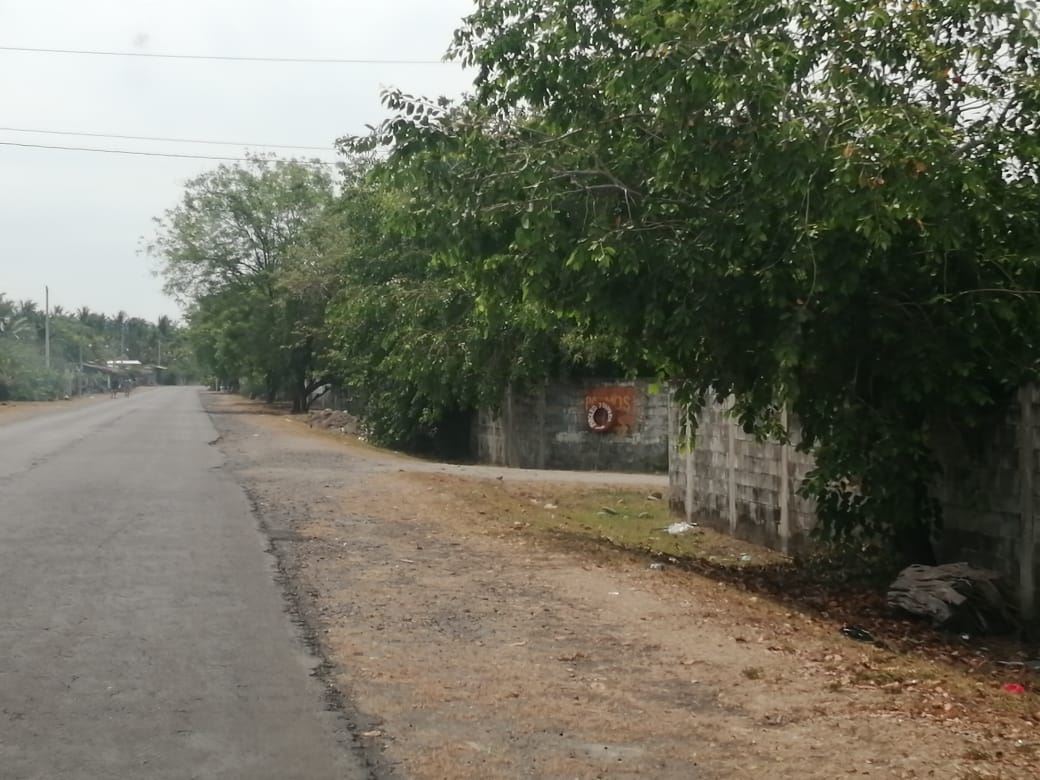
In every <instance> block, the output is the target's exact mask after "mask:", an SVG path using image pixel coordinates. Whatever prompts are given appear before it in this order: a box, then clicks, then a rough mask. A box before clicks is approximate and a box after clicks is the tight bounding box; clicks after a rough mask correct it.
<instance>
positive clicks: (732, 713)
mask: <svg viewBox="0 0 1040 780" xmlns="http://www.w3.org/2000/svg"><path fill="white" fill-rule="evenodd" d="M205 403H206V404H207V407H208V408H209V409H210V410H211V413H212V414H213V419H214V421H215V424H216V426H217V428H218V429H219V430H220V432H221V441H220V445H219V446H220V447H221V449H222V450H223V452H224V453H225V454H226V456H227V463H226V468H227V469H229V470H230V471H231V472H232V473H233V474H234V475H235V477H236V479H238V480H240V481H241V482H242V484H243V485H244V487H245V489H246V491H247V493H248V494H249V496H250V498H251V500H252V501H253V504H254V507H255V509H256V512H257V514H258V517H259V518H260V522H261V525H262V527H263V528H264V529H265V531H266V532H267V534H268V536H269V538H270V540H271V544H272V548H273V550H274V551H275V553H276V555H277V558H278V561H279V568H280V570H281V572H282V574H283V581H284V583H285V585H286V587H287V589H288V591H289V593H290V597H291V601H292V603H293V604H294V608H295V610H296V612H297V614H298V616H299V617H300V618H301V620H302V621H303V623H304V624H305V625H306V626H307V627H308V632H309V634H310V636H311V637H312V638H313V639H314V642H315V645H316V647H317V648H318V649H319V651H320V653H321V654H322V656H323V657H324V659H325V661H326V663H325V665H324V666H323V676H324V679H325V681H326V683H327V684H330V685H332V686H334V687H335V689H336V690H337V691H338V692H339V693H340V695H341V697H342V698H341V703H343V704H344V705H345V706H346V709H347V711H348V714H349V715H350V720H351V723H352V729H353V731H354V733H355V734H356V736H357V737H358V739H359V740H360V742H361V743H362V744H363V745H364V746H365V748H366V750H367V753H368V755H369V758H370V761H371V762H372V764H373V765H374V766H377V767H378V768H379V771H380V772H385V773H388V774H392V775H399V776H404V777H417V778H443V777H460V778H487V777H521V776H522V777H581V778H585V777H588V778H594V777H627V776H632V777H635V776H646V777H660V778H690V777H713V778H714V777H733V778H738V777H739V778H743V777H818V778H834V777H838V776H845V775H864V776H873V777H885V778H888V777H927V776H933V775H936V774H941V775H942V776H944V777H973V778H974V777H1003V778H1009V777H1035V776H1036V775H1035V772H1036V769H1037V758H1038V753H1037V748H1038V742H1037V740H1036V738H1035V734H1036V728H1037V725H1036V719H1038V718H1040V705H1038V702H1037V699H1036V697H1035V694H1033V693H1026V694H1025V695H1015V696H1013V695H1010V694H1008V695H1007V696H1005V695H1004V694H1002V693H1001V692H1000V688H999V684H997V683H995V682H994V681H992V680H980V679H978V678H975V677H971V676H970V675H967V674H965V673H962V672H961V671H959V670H958V669H956V668H952V667H950V666H948V665H945V664H944V663H943V662H941V661H939V660H935V661H932V660H927V659H924V660H923V659H921V658H920V657H915V656H908V655H904V654H902V653H901V652H895V651H890V650H886V649H882V648H878V647H873V646H870V645H864V644H860V643H857V642H854V641H852V640H850V639H847V638H845V637H843V636H842V635H841V634H840V633H838V631H837V630H836V627H835V625H834V623H833V621H832V620H826V619H821V618H820V617H819V616H818V615H812V614H808V613H806V612H803V611H799V610H797V609H795V608H792V606H791V605H790V604H788V603H784V602H782V601H780V600H774V599H771V598H769V597H767V596H765V595H758V596H756V595H753V594H752V593H749V592H747V591H746V590H743V589H741V588H740V587H739V586H735V585H734V584H733V583H721V582H716V581H714V580H712V579H709V578H707V577H703V576H699V575H697V574H693V573H689V572H685V571H680V570H678V568H677V567H673V566H671V565H668V566H666V568H665V569H664V570H663V571H662V570H657V569H651V568H650V567H649V566H648V563H649V559H648V558H647V557H646V556H645V555H636V554H632V553H628V552H622V551H618V550H615V549H607V548H604V546H603V545H602V544H600V543H590V542H589V541H588V539H587V538H586V537H583V536H582V535H581V533H580V532H581V531H582V530H583V529H586V530H589V531H592V532H594V533H595V534H598V535H603V534H604V533H606V535H609V532H604V531H603V529H604V528H606V527H608V526H609V525H611V524H613V523H615V522H616V523H618V524H619V525H618V530H617V531H616V533H617V534H618V539H619V540H620V535H621V534H622V532H623V529H622V528H621V526H620V524H621V523H624V522H626V517H625V516H626V515H628V521H630V522H631V521H636V520H640V521H641V522H646V519H647V518H648V517H651V518H652V517H653V516H654V515H653V513H654V512H660V511H661V509H660V507H661V502H659V501H657V502H654V501H648V500H647V493H648V492H649V490H650V489H654V486H656V485H657V484H658V482H657V481H655V480H653V479H651V480H650V482H649V484H648V487H646V488H644V489H642V490H640V489H639V487H640V486H639V484H638V479H637V478H629V479H628V484H626V485H624V486H622V487H621V489H618V487H617V486H615V487H614V488H611V489H609V490H606V489H604V488H602V487H601V488H597V487H596V483H599V484H600V485H606V484H609V482H610V479H611V478H610V476H609V475H583V476H577V477H576V476H575V475H571V474H559V475H557V476H558V479H557V480H556V481H555V482H554V481H553V480H552V475H550V474H546V473H534V474H532V473H529V472H521V471H509V470H497V469H489V468H486V467H477V468H467V467H446V466H442V465H438V464H429V463H425V462H422V461H416V460H414V459H409V458H403V457H400V456H397V455H394V454H391V453H386V452H383V451H380V450H377V449H375V448H372V447H368V446H366V445H363V444H359V443H357V442H353V441H352V440H349V439H347V438H346V437H343V436H338V435H336V434H330V433H326V432H319V431H313V430H310V429H308V428H306V427H305V426H304V425H302V424H301V423H300V422H299V421H297V420H294V419H289V418H286V417H284V416H282V415H280V414H278V413H276V412H273V411H272V410H265V409H264V408H263V407H261V406H259V405H257V404H250V403H247V402H244V401H241V400H240V399H235V398H230V397H226V396H217V395H212V394H210V395H208V396H207V397H206V399H205ZM497 477H502V478H501V479H500V478H497ZM532 477H536V478H537V479H535V480H534V481H525V480H526V479H530V478H532ZM575 479H577V480H578V482H575V481H574V480H575ZM583 483H584V484H583ZM657 489H659V488H657ZM608 497H609V499H608ZM607 500H609V501H610V506H611V507H612V510H611V511H600V512H597V511H596V510H595V508H596V507H597V506H599V505H600V504H601V503H602V502H604V501H607ZM640 502H642V504H641V503H640ZM618 507H622V508H624V511H621V510H620V509H618ZM614 512H617V514H616V515H614V514H613V513H614ZM654 522H656V521H654ZM727 544H728V543H727V542H725V541H721V542H719V554H720V555H733V554H737V556H738V557H739V554H740V550H738V549H736V548H731V547H728V546H727ZM741 549H745V548H741ZM757 554H762V553H761V551H759V553H757ZM1002 696H1004V698H1001V697H1002ZM1005 700H1006V705H1007V706H1006V708H1005V707H1004V704H1005Z"/></svg>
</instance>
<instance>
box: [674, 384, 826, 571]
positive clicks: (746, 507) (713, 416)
mask: <svg viewBox="0 0 1040 780" xmlns="http://www.w3.org/2000/svg"><path fill="white" fill-rule="evenodd" d="M728 410H729V405H728V404H717V405H712V406H708V407H706V408H704V409H703V410H702V411H701V413H700V414H699V416H698V418H697V419H696V420H695V421H694V422H695V433H694V435H693V437H692V439H691V438H690V437H689V436H688V435H687V434H686V433H685V432H684V430H685V429H686V418H685V411H684V410H683V409H682V408H681V407H680V406H679V405H678V404H672V407H671V410H670V413H669V422H670V428H671V436H670V439H671V441H672V442H673V446H672V448H671V451H670V452H671V459H670V461H669V475H670V479H669V484H670V501H671V505H672V508H673V509H674V510H675V511H676V512H677V513H679V514H681V515H683V516H685V517H687V518H688V519H690V520H696V521H697V522H699V523H701V524H702V525H706V526H709V527H711V528H714V529H716V530H718V531H722V532H724V533H728V534H731V535H732V536H736V537H738V538H741V539H746V540H748V541H751V542H755V543H757V544H762V545H765V546H767V547H771V548H773V549H776V550H782V551H784V552H790V553H794V552H798V551H800V550H803V549H805V548H806V547H808V546H809V544H810V542H809V532H810V531H811V530H812V527H813V525H814V523H815V520H816V517H815V514H814V508H813V504H812V502H811V501H807V500H805V499H803V498H801V497H800V496H798V495H796V490H797V488H798V485H799V484H801V481H802V480H803V479H804V478H805V475H806V473H808V471H809V469H811V468H812V465H813V461H812V456H811V455H808V454H806V453H801V452H797V451H796V449H795V447H794V446H793V445H792V444H779V443H777V442H771V441H758V440H757V439H755V437H754V436H752V435H749V434H747V433H745V432H744V431H743V429H742V428H741V426H740V424H739V422H737V421H736V420H734V419H733V418H732V417H730V415H729V413H728Z"/></svg>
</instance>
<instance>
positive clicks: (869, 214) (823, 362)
mask: <svg viewBox="0 0 1040 780" xmlns="http://www.w3.org/2000/svg"><path fill="white" fill-rule="evenodd" d="M454 53H455V54H456V56H457V57H459V58H460V59H461V60H462V61H463V62H465V63H466V64H468V65H471V66H473V67H475V68H476V69H477V70H478V73H479V75H478V78H477V84H476V86H477V93H476V96H475V98H473V99H472V100H469V101H467V102H466V103H465V104H463V105H460V106H450V105H447V104H446V103H445V102H443V101H442V102H440V103H436V104H430V103H427V102H425V101H420V100H416V99H412V98H409V97H408V96H405V95H402V94H399V93H391V94H390V95H389V96H388V104H389V105H390V107H391V108H394V109H397V110H398V112H399V113H398V115H397V116H395V117H394V118H393V119H391V120H389V121H388V122H386V123H384V124H383V125H382V126H381V127H380V128H378V129H377V130H376V131H375V132H374V133H373V136H372V137H371V138H368V139H354V140H353V141H352V142H351V144H350V146H352V148H354V149H360V148H365V147H371V146H374V145H379V144H389V145H391V146H392V150H391V154H390V161H389V162H388V165H390V166H392V167H393V169H394V170H395V175H396V177H397V181H398V182H400V183H402V186H404V187H405V188H406V189H407V190H408V191H409V192H415V193H416V197H417V199H418V204H417V205H416V206H413V208H414V209H415V210H416V211H417V212H418V213H420V214H423V213H425V210H431V211H433V212H436V213H438V214H440V215H442V216H441V218H440V219H438V220H436V222H435V224H437V225H438V226H439V227H440V228H441V232H439V233H438V234H437V238H438V242H442V241H445V239H446V240H447V241H446V242H447V243H450V244H453V245H454V246H455V249H447V250H445V251H444V252H442V253H440V254H439V255H438V263H439V264H441V265H442V266H443V268H444V269H445V271H444V272H445V273H446V274H448V275H449V276H451V277H455V278H459V279H461V280H463V285H462V286H463V289H466V290H467V291H469V294H471V295H473V296H474V299H475V301H476V302H477V306H478V307H488V308H492V309H494V308H495V307H501V310H503V311H508V312H510V313H511V314H513V315H515V316H518V317H520V318H521V319H522V320H524V321H525V323H531V324H532V325H533V328H534V329H535V330H537V329H539V328H541V329H543V330H548V329H550V328H561V329H563V330H564V331H565V332H567V333H568V334H569V335H568V336H567V338H569V339H572V340H573V341H574V342H575V343H576V344H578V345H582V344H585V343H586V342H591V344H592V346H591V347H590V351H591V352H592V353H606V354H609V355H610V356H611V357H612V358H613V359H616V360H619V361H621V362H622V363H623V364H624V365H626V366H628V367H630V368H635V367H636V366H639V365H647V364H649V365H651V366H653V367H655V368H656V369H657V371H658V372H659V373H660V375H661V376H662V377H664V378H668V379H671V380H674V381H676V382H678V383H679V385H680V387H681V391H682V394H683V396H684V397H685V398H686V400H687V401H688V402H690V403H691V404H693V405H697V404H699V403H702V402H703V401H704V399H707V398H711V397H714V396H726V395H730V394H733V395H735V396H736V397H737V399H738V408H739V410H740V413H741V416H742V419H743V421H744V422H745V424H746V426H747V427H749V428H751V429H762V428H763V427H770V426H775V425H776V417H777V415H776V412H777V410H778V409H779V408H780V407H781V406H782V405H785V404H786V405H789V406H790V408H791V409H792V411H793V412H794V414H795V415H796V417H797V419H798V420H799V422H800V424H801V426H802V431H803V435H804V439H803V442H802V446H804V447H806V448H813V449H814V451H815V453H816V456H817V468H816V471H815V472H814V473H813V474H812V475H811V478H810V479H809V480H808V481H807V482H806V483H805V485H804V486H803V489H804V490H805V491H806V492H807V493H808V494H810V495H812V496H813V497H815V498H816V499H817V501H818V504H819V510H820V516H821V519H822V520H823V529H824V531H825V532H828V533H831V534H834V535H838V536H841V535H850V534H859V533H864V532H865V533H868V534H876V533H890V534H896V535H899V536H901V537H902V538H904V539H906V538H913V537H917V538H920V537H921V536H923V535H924V534H925V533H926V532H927V530H928V528H929V526H930V524H932V523H933V522H935V521H936V519H937V518H936V514H935V507H934V502H932V501H931V499H930V498H929V495H928V490H927V487H928V485H929V483H930V482H931V480H932V479H933V478H934V475H935V471H936V468H937V467H936V464H935V461H934V458H933V457H932V453H931V450H930V444H929V443H930V440H931V432H932V431H933V430H935V429H936V428H937V427H947V426H952V427H955V428H957V429H959V430H962V431H971V430H972V429H974V428H977V427H979V426H981V425H983V424H985V423H986V422H988V421H989V419H990V416H991V414H992V412H993V410H994V409H997V408H999V407H1000V406H1001V404H1002V403H1003V402H1004V401H1005V400H1006V398H1007V397H1008V395H1009V393H1010V392H1011V390H1012V389H1013V388H1014V387H1016V386H1017V385H1019V384H1020V383H1021V382H1023V381H1026V380H1029V379H1031V378H1033V377H1034V376H1035V374H1036V366H1037V364H1036V355H1037V346H1038V344H1037V339H1038V336H1040V327H1038V326H1040V321H1038V320H1040V309H1038V302H1040V298H1038V297H1037V289H1038V288H1040V273H1038V271H1040V266H1038V262H1037V260H1038V248H1040V220H1038V219H1037V216H1036V215H1037V213H1038V207H1040V200H1038V192H1040V190H1038V188H1037V182H1038V175H1040V172H1038V162H1040V141H1038V138H1040V134H1038V132H1037V130H1038V127H1040V77H1038V74H1040V46H1038V30H1037V23H1036V18H1035V16H1034V14H1033V11H1032V9H1031V6H1030V4H1027V3H1023V2H1015V1H1014V0H946V1H945V2H929V3H926V2H911V1H902V0H901V1H899V2H868V3H863V2H849V1H848V0H823V1H822V2H820V1H818V0H813V1H812V2H810V1H809V0H751V1H750V2H741V3H724V2H702V1H701V0H628V1H627V2H606V1H605V0H604V1H598V0H593V1H592V2H590V1H589V0H510V1H509V2H496V3H481V4H479V6H478V9H477V10H476V11H475V12H474V14H472V15H471V16H470V17H469V18H468V19H467V20H466V22H465V24H464V26H463V28H462V29H461V30H460V31H459V32H458V33H457V35H456V39H455V45H454ZM445 214H451V215H454V217H453V218H452V219H447V218H444V216H443V215H445ZM489 235H491V236H493V237H495V238H498V239H500V240H499V242H498V243H492V245H490V246H488V245H487V244H486V241H487V237H488V236H489ZM503 237H505V238H506V239H507V243H505V244H503V243H502V242H501V239H502V238H503Z"/></svg>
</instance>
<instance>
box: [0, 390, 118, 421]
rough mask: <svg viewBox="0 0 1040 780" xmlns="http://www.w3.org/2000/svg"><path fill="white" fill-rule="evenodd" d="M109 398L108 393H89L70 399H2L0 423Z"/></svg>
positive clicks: (0, 403)
mask: <svg viewBox="0 0 1040 780" xmlns="http://www.w3.org/2000/svg"><path fill="white" fill-rule="evenodd" d="M107 398H108V396H106V395H88V396H84V397H81V398H72V399H70V400H68V401H0V425H6V424H7V423H13V422H18V421H19V420H24V419H26V418H28V417H37V416H39V415H41V414H52V413H54V412H60V411H63V410H66V409H75V408H77V407H80V406H87V405H89V404H93V403H98V402H99V401H101V400H102V399H107Z"/></svg>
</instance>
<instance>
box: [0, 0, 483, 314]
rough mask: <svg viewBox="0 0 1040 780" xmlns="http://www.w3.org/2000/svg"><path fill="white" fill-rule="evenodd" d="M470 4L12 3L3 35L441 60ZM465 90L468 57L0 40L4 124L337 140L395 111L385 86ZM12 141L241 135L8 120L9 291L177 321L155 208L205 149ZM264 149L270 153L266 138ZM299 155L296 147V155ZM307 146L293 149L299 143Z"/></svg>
mask: <svg viewBox="0 0 1040 780" xmlns="http://www.w3.org/2000/svg"><path fill="white" fill-rule="evenodd" d="M472 5H473V3H472V0H293V1H292V2H289V0H175V1H173V0H92V1H91V2H83V1H82V0H0V47H2V46H14V47H33V48H49V49H91V50H114V51H141V52H154V53H178V54H206V55H225V56H229V55H230V56H267V57H313V58H321V57H324V58H340V59H342V58H357V59H364V58H371V59H432V60H438V59H440V58H441V56H442V55H443V54H444V51H445V49H446V48H447V46H448V43H449V42H450V39H451V33H452V31H453V30H454V29H455V28H456V27H457V26H458V22H459V20H460V19H461V18H462V16H464V15H465V14H466V13H468V11H469V10H470V8H471V7H472ZM387 86H396V87H401V88H402V89H405V90H407V91H410V92H415V93H420V94H425V95H434V94H437V95H440V94H445V95H453V96H455V95H458V94H460V93H462V92H463V91H465V90H466V89H468V87H469V78H468V77H467V76H466V75H465V74H464V73H463V72H462V71H461V69H460V68H459V67H458V66H456V65H454V64H450V65H444V64H431V65H313V64H286V63H277V64H275V63H255V62H214V61H183V60H164V59H145V58H138V57H88V56H75V55H63V54H37V53H24V52H10V51H0V127H4V128H26V129H34V130H51V131H55V130H60V131H74V132H91V133H113V134H121V135H137V136H167V137H176V138H193V139H204V140H228V141H234V142H246V143H249V144H269V143H273V144H302V145H308V146H310V145H314V146H323V147H328V148H329V151H328V152H327V153H325V154H324V155H321V154H320V153H310V152H305V153H304V154H319V155H320V156H324V157H327V158H328V159H335V153H334V152H333V151H332V148H331V144H332V141H333V140H334V139H335V138H337V137H338V136H341V135H346V134H350V133H360V132H364V125H365V124H366V123H369V124H375V123H376V122H378V121H379V120H380V119H381V118H383V116H385V112H384V111H383V109H382V107H381V106H380V104H379V92H380V90H381V89H382V88H383V87H387ZM3 142H8V143H10V142H16V143H32V144H46V145H59V146H88V147H95V148H109V149H133V150H142V151H154V152H175V153H185V154H210V155H218V156H221V155H230V156H239V155H240V154H241V153H242V152H243V148H242V147H234V146H200V145H195V144H179V143H171V142H161V143H160V142H141V141H128V140H110V139H103V138H86V137H83V138H80V137H73V136H57V135H42V134H31V133H22V132H14V131H12V130H9V129H4V130H0V292H3V293H5V294H6V295H7V296H8V297H9V298H14V299H22V298H33V299H35V300H38V301H40V302H41V303H42V301H43V288H44V285H50V288H51V303H52V305H53V304H61V305H62V306H64V307H66V308H76V307H79V306H89V307H90V308H92V309H94V310H98V311H105V312H108V313H112V314H114V313H116V312H117V311H119V310H120V309H123V310H126V311H127V312H129V313H130V314H131V315H134V316H141V317H146V318H149V319H154V318H155V317H158V316H159V315H160V314H170V315H171V316H177V314H178V311H177V307H176V305H175V304H174V303H173V302H172V301H170V300H169V299H167V298H165V297H164V296H163V294H162V290H161V284H162V283H161V280H160V279H158V278H156V277H154V276H153V275H152V273H151V271H152V270H153V261H152V260H151V259H149V258H147V257H144V256H141V255H139V254H138V247H139V241H140V238H141V237H142V236H149V235H151V230H152V224H151V219H152V217H154V216H157V215H159V214H161V213H162V212H163V211H164V210H165V209H167V208H170V207H171V206H173V205H175V204H176V203H177V200H178V198H179V196H180V192H181V188H182V187H183V184H184V182H185V181H186V180H187V179H189V178H191V177H192V176H195V175H197V174H198V173H201V172H202V171H204V170H207V169H208V168H210V167H212V166H215V165H217V164H218V163H216V162H206V161H201V160H180V159H163V158H157V157H125V156H121V155H113V154H93V153H87V152H72V151H58V150H53V149H26V148H18V147H13V146H6V145H3ZM251 148H254V149H255V148H256V147H251ZM283 153H284V152H283ZM289 154H291V152H290V153H289Z"/></svg>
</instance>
